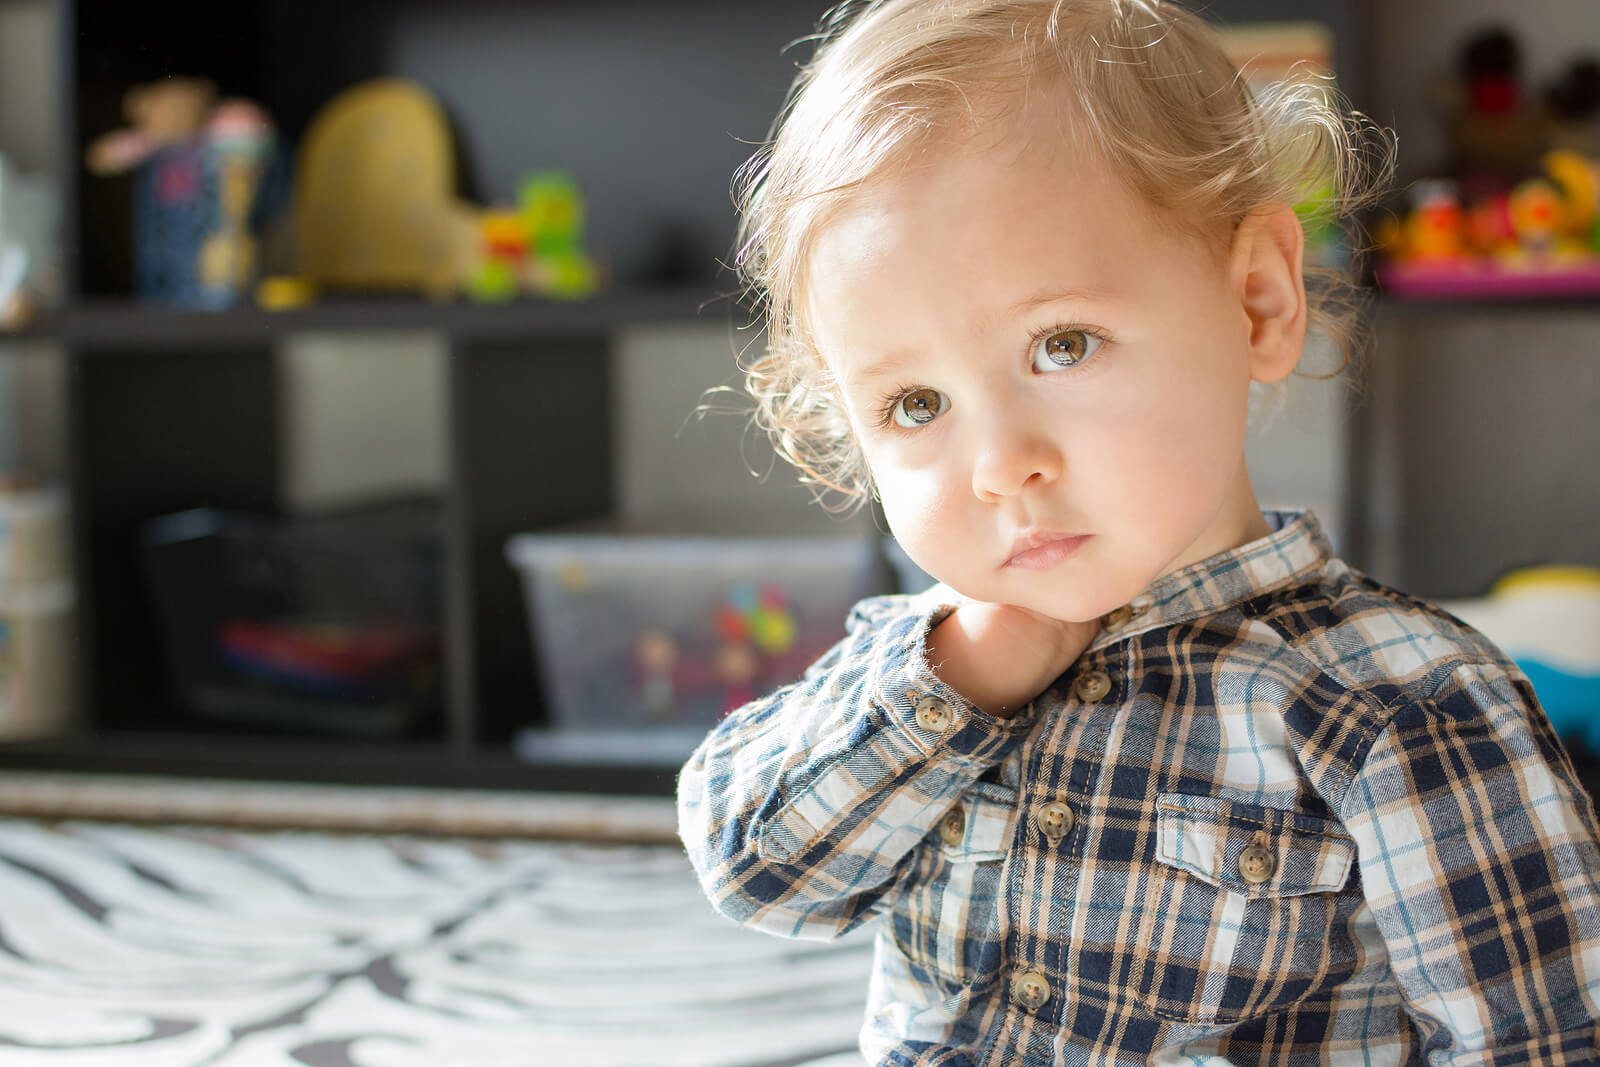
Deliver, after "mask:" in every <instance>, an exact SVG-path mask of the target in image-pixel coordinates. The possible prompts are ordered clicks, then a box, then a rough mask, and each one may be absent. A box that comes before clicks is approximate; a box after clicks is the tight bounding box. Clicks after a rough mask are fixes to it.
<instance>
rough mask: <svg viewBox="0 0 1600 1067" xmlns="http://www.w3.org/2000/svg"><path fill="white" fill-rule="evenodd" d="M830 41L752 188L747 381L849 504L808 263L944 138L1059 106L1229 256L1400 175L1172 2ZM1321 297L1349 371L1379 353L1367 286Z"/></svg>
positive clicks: (856, 494) (768, 416)
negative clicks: (1259, 230) (1368, 328)
mask: <svg viewBox="0 0 1600 1067" xmlns="http://www.w3.org/2000/svg"><path fill="white" fill-rule="evenodd" d="M814 39H815V40H816V41H817V42H818V43H817V47H816V51H815V53H814V55H813V57H812V59H811V61H810V62H809V63H807V64H805V65H804V66H803V67H802V68H801V70H800V73H799V75H798V76H797V77H796V79H795V81H794V85H793V86H792V87H791V89H790V93H789V97H788V100H787V103H786V105H785V107H784V109H783V111H782V112H781V113H780V114H779V117H778V120H777V122H776V123H775V125H774V130H773V134H772V136H771V138H770V139H769V140H768V141H767V142H766V143H765V144H764V145H763V146H762V148H761V149H760V150H759V151H758V152H757V153H756V155H755V156H754V157H753V158H752V159H751V160H750V161H749V162H748V163H746V164H745V166H744V167H743V168H742V169H741V170H740V172H739V174H738V176H737V177H736V180H735V199H736V201H737V203H738V207H739V212H740V226H739V235H738V244H737V250H736V254H735V266H736V267H737V268H738V270H739V273H740V277H741V279H742V280H743V281H744V283H745V284H746V286H747V287H748V289H749V291H750V292H751V294H752V295H753V296H754V298H755V302H756V304H757V306H758V307H760V308H761V310H762V312H763V313H764V316H763V317H764V318H765V325H766V346H765V350H764V352H762V353H760V354H759V356H758V357H757V358H756V359H755V360H754V361H753V362H750V363H749V364H748V365H746V366H744V368H743V369H744V371H745V387H746V389H747V390H748V391H749V393H750V394H751V395H752V396H753V397H754V398H755V401H756V405H757V410H756V413H755V419H756V422H757V424H758V425H760V426H761V427H762V428H763V429H765V430H766V431H767V433H768V434H769V436H770V437H771V439H772V442H773V445H774V448H775V449H776V451H777V452H778V454H779V455H780V456H782V457H783V458H784V459H785V460H787V461H788V462H790V463H791V464H793V465H794V466H795V467H796V468H797V469H798V470H799V471H800V474H801V480H802V481H803V482H806V483H808V484H810V485H811V487H812V489H813V491H814V492H816V493H817V494H818V496H819V499H824V502H826V497H827V493H828V491H829V490H833V491H835V492H837V493H839V494H842V495H843V497H844V498H845V504H846V506H851V505H854V506H859V505H860V503H861V502H862V501H863V500H864V499H865V498H866V496H867V494H868V492H869V491H870V490H871V483H870V474H869V472H868V471H867V470H866V466H865V463H864V461H863V459H862V457H861V454H860V451H859V449H858V448H857V446H856V443H855V441H854V438H853V436H852V434H851V432H850V428H849V424H848V421H847V420H846V418H845V415H844V412H843V408H842V403H841V401H840V399H839V397H838V394H837V390H836V386H835V383H834V382H833V381H832V380H831V379H830V377H829V375H828V373H827V369H826V367H825V365H824V364H823V362H822V360H821V358H820V357H819V355H818V354H817V352H816V349H815V346H814V345H813V344H812V342H811V340H810V334H809V330H808V326H807V323H806V321H805V316H804V314H803V311H804V308H805V300H804V286H805V265H806V260H807V258H808V255H809V252H810V249H811V246H812V243H813V241H814V239H815V237H816V235H817V233H818V232H819V230H820V229H821V228H822V227H823V226H825V225H826V224H827V222H828V220H829V218H830V217H831V216H832V215H833V214H834V213H835V212H837V211H838V210H839V209H840V208H841V207H842V206H843V205H844V204H846V203H847V202H848V200H849V197H850V195H851V192H852V190H855V189H858V188H859V187H861V186H862V185H864V184H866V183H868V182H871V181H873V180H875V179H878V178H881V177H883V176H885V175H888V174H892V173H893V172H894V170H895V168H897V167H903V166H905V165H906V164H907V161H908V160H909V158H910V157H911V156H912V155H913V154H914V149H915V148H917V147H918V146H920V145H923V144H925V143H926V142H927V141H928V140H929V139H930V138H934V137H938V136H950V135H952V134H958V133H963V132H966V133H970V132H973V131H974V130H975V129H976V128H977V126H978V125H979V124H980V122H981V120H982V119H984V118H987V117H989V116H990V115H991V114H992V109H993V108H994V106H995V105H996V104H1002V105H1003V103H1004V102H1005V101H1013V100H1022V101H1024V102H1026V100H1027V98H1028V96H1029V95H1031V94H1034V93H1036V92H1038V91H1040V90H1044V91H1047V92H1049V91H1054V93H1055V95H1056V97H1057V98H1058V99H1059V102H1060V103H1062V104H1064V105H1065V106H1066V107H1067V109H1068V114H1069V115H1070V116H1071V132H1072V134H1073V135H1074V136H1075V138H1076V139H1077V140H1079V141H1080V147H1082V148H1085V149H1087V150H1090V151H1093V152H1097V153H1098V154H1099V157H1100V158H1101V159H1103V160H1104V161H1105V162H1106V163H1108V164H1109V165H1110V167H1111V169H1112V170H1113V172H1115V173H1117V174H1119V175H1120V176H1121V177H1122V178H1123V180H1124V181H1126V182H1127V183H1128V185H1129V187H1130V188H1131V189H1133V190H1134V191H1135V192H1136V193H1138V194H1140V195H1141V196H1143V197H1144V198H1145V199H1146V200H1147V201H1148V202H1149V203H1151V204H1152V205H1154V206H1155V207H1156V208H1158V209H1163V210H1166V211H1168V212H1169V213H1170V214H1171V215H1172V217H1173V218H1174V219H1175V220H1177V221H1179V222H1180V223H1181V224H1182V225H1184V226H1185V227H1186V228H1187V229H1188V230H1190V231H1191V232H1192V233H1193V234H1195V235H1196V236H1199V237H1202V238H1208V239H1210V240H1211V241H1213V242H1214V243H1216V242H1218V239H1219V238H1222V237H1223V236H1224V235H1231V233H1232V232H1233V228H1234V226H1236V225H1237V224H1238V222H1239V221H1240V220H1241V219H1243V218H1245V217H1246V216H1247V215H1249V214H1250V213H1251V212H1253V211H1256V210H1260V209H1262V208H1263V207H1266V206H1268V205H1275V204H1284V203H1287V204H1293V205H1300V206H1301V210H1302V214H1303V215H1304V214H1305V213H1306V211H1307V210H1308V207H1309V210H1310V211H1312V212H1315V213H1317V214H1319V215H1321V216H1322V217H1323V218H1329V217H1337V218H1344V217H1347V216H1348V215H1349V214H1350V213H1351V212H1353V211H1354V210H1355V209H1356V208H1357V207H1358V206H1361V205H1363V204H1365V203H1367V202H1369V201H1370V200H1372V199H1373V198H1375V196H1376V195H1377V194H1378V192H1379V185H1380V184H1381V179H1382V178H1383V177H1384V176H1386V174H1387V172H1388V170H1389V169H1390V168H1391V167H1392V151H1385V150H1383V149H1381V148H1380V149H1379V150H1377V151H1370V150H1369V149H1368V147H1367V145H1366V141H1367V139H1368V135H1371V134H1373V133H1375V132H1377V133H1385V134H1386V131H1377V130H1376V128H1375V127H1373V126H1372V124H1371V123H1370V122H1368V121H1367V120H1366V119H1365V118H1364V117H1363V116H1361V115H1359V114H1357V113H1354V112H1347V111H1346V110H1344V109H1343V108H1342V107H1341V106H1340V104H1339V102H1338V100H1337V98H1336V97H1335V96H1334V95H1333V94H1332V93H1331V91H1330V90H1328V89H1327V88H1326V87H1325V86H1323V85H1321V84H1316V83H1314V82H1311V81H1308V80H1296V81H1289V82H1285V83H1283V84H1282V85H1281V86H1277V87H1274V88H1271V89H1269V90H1268V91H1265V92H1257V93H1252V92H1251V91H1250V90H1249V88H1247V87H1246V85H1245V83H1244V81H1243V79H1242V78H1241V77H1240V75H1239V72H1238V71H1237V69H1236V68H1235V67H1234V65H1233V63H1232V62H1231V61H1230V60H1229V59H1228V57H1227V55H1226V54H1225V53H1224V51H1223V49H1222V47H1221V44H1220V42H1219V40H1218V38H1217V35H1216V34H1215V32H1214V31H1213V30H1212V29H1211V28H1210V27H1209V26H1207V25H1206V24H1205V23H1204V22H1203V21H1201V20H1200V19H1199V18H1198V17H1197V16H1195V15H1193V14H1190V13H1189V12H1186V11H1184V10H1182V9H1180V8H1178V7H1176V6H1175V5H1173V4H1172V3H1168V2H1163V0H865V2H859V0H858V2H849V3H844V4H842V5H840V6H839V7H838V8H836V9H834V10H833V11H832V12H831V13H830V14H829V15H828V16H826V17H825V19H824V21H823V24H822V26H821V27H820V29H819V32H818V34H817V35H816V37H815V38H814ZM980 108H988V109H990V110H989V111H982V112H980ZM1379 140H1383V141H1384V143H1385V145H1386V146H1387V145H1390V144H1392V142H1391V141H1390V140H1388V139H1387V138H1386V137H1384V138H1379ZM1375 143H1376V141H1374V144H1375ZM1306 286H1307V296H1308V304H1309V319H1310V322H1309V326H1310V329H1311V331H1313V332H1318V333H1321V334H1323V335H1324V336H1326V337H1327V338H1328V339H1329V340H1330V341H1331V342H1332V343H1333V344H1334V345H1335V346H1336V347H1337V348H1338V349H1339V350H1340V351H1341V352H1342V353H1343V356H1344V360H1343V364H1342V365H1341V368H1340V370H1341V371H1342V369H1343V366H1344V365H1348V364H1349V363H1350V362H1351V360H1352V359H1354V358H1356V357H1357V356H1358V355H1359V351H1360V347H1361V344H1360V340H1359V334H1358V324H1359V321H1360V310H1361V308H1360V301H1359V299H1358V298H1357V293H1358V291H1357V290H1356V289H1355V287H1354V286H1353V285H1352V284H1351V283H1350V272H1349V270H1348V268H1347V269H1345V270H1337V269H1333V268H1307V271H1306ZM1338 373H1339V371H1335V372H1334V374H1335V375H1336V374H1338Z"/></svg>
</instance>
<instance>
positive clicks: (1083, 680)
mask: <svg viewBox="0 0 1600 1067" xmlns="http://www.w3.org/2000/svg"><path fill="white" fill-rule="evenodd" d="M1072 691H1073V692H1074V693H1076V694H1077V695H1078V699H1079V700H1082V701H1085V702H1087V703H1090V704H1093V703H1094V702H1095V701H1097V700H1103V699H1105V695H1106V694H1107V693H1109V692H1111V676H1110V675H1108V674H1106V672H1105V671H1090V672H1089V673H1088V674H1082V675H1079V676H1078V680H1077V681H1076V682H1075V683H1073V686H1072Z"/></svg>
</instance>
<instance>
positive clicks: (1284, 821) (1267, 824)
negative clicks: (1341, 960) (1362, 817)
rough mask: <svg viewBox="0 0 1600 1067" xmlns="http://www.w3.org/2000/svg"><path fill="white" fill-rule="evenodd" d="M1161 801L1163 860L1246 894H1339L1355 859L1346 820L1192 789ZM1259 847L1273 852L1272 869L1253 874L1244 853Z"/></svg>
mask: <svg viewBox="0 0 1600 1067" xmlns="http://www.w3.org/2000/svg"><path fill="white" fill-rule="evenodd" d="M1156 807H1157V810H1156V831H1157V833H1156V856H1157V858H1158V859H1160V860H1161V861H1162V862H1164V863H1168V864H1171V865H1172V866H1174V867H1179V868H1182V869H1183V870H1186V871H1188V872H1189V873H1190V874H1193V875H1195V876H1196V877H1198V878H1201V879H1204V880H1205V881H1206V882H1208V883H1210V884H1211V885H1214V886H1217V887H1219V888H1222V889H1226V890H1229V891H1230V892H1234V893H1239V894H1241V895H1243V896H1250V897H1258V896H1296V895H1299V894H1302V893H1335V892H1338V891H1339V890H1341V889H1343V888H1344V885H1345V882H1346V881H1347V880H1348V879H1349V877H1350V866H1351V864H1353V863H1354V862H1355V856H1356V846H1355V842H1354V841H1353V840H1351V839H1350V838H1349V837H1348V836H1346V835H1345V834H1344V833H1342V832H1341V829H1340V827H1339V824H1338V823H1336V822H1332V821H1330V820H1327V819H1321V818H1317V817H1316V816H1313V815H1305V814H1302V813H1301V812H1297V811H1285V810H1283V809H1280V808H1268V807H1262V806H1261V805H1259V804H1245V803H1240V802H1238V801H1230V800H1223V799H1221V798H1219V797H1202V796H1190V795H1188V794H1186V793H1162V794H1161V795H1160V796H1159V797H1157V798H1156ZM1252 846H1258V847H1259V848H1261V849H1265V850H1266V856H1267V857H1269V858H1268V859H1267V862H1266V865H1265V871H1266V873H1265V874H1262V873H1259V872H1261V871H1262V870H1263V867H1262V866H1261V865H1260V864H1259V863H1258V864H1257V865H1256V867H1255V871H1256V872H1258V873H1256V874H1255V877H1254V878H1246V877H1245V874H1244V872H1243V870H1241V859H1244V860H1246V861H1248V860H1249V859H1250V857H1248V856H1246V855H1245V850H1246V849H1249V848H1251V847H1252ZM1254 855H1260V853H1259V852H1258V853H1255V854H1254Z"/></svg>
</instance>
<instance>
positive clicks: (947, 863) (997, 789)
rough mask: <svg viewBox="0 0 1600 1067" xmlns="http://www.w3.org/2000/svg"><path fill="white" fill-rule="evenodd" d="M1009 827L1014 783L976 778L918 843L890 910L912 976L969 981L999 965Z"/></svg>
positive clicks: (1013, 814)
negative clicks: (912, 863) (901, 891)
mask: <svg viewBox="0 0 1600 1067" xmlns="http://www.w3.org/2000/svg"><path fill="white" fill-rule="evenodd" d="M1016 829H1017V795H1016V791H1015V790H1014V789H1011V788H1009V787H1007V786H1001V785H997V784H993V783H988V782H979V783H977V784H975V785H973V786H972V787H971V788H970V789H969V790H968V791H967V792H966V793H965V794H964V795H963V796H962V797H961V799H960V801H959V802H957V803H956V804H955V805H953V806H952V807H950V808H949V809H948V810H946V812H945V813H944V815H943V816H942V817H941V818H940V820H939V822H938V823H937V824H936V825H935V826H934V828H933V831H932V833H930V834H929V835H928V838H927V840H926V841H925V842H924V843H923V846H922V847H921V848H919V849H918V851H917V857H916V861H915V869H914V870H913V871H912V872H911V873H910V877H908V878H907V879H906V880H905V882H904V883H903V884H904V885H905V887H906V891H905V893H904V894H903V895H902V896H901V897H900V899H899V900H898V901H897V904H896V907H895V909H894V911H893V914H892V915H891V917H890V932H891V933H892V935H893V939H894V943H895V947H896V948H898V949H899V951H900V953H901V954H902V955H903V956H904V957H905V959H906V961H907V963H908V964H909V965H910V967H911V969H912V972H913V974H914V976H915V977H916V979H917V980H918V981H922V982H928V983H931V984H934V985H951V984H955V985H968V984H972V983H973V982H976V981H981V980H982V979H983V978H984V977H986V976H990V975H992V974H993V973H995V972H998V970H999V969H1000V960H1001V954H1002V949H1003V948H1004V938H1005V931H1004V928H1003V923H1002V914H1001V906H1000V905H1001V903H1002V885H1003V882H1002V879H1003V868H1004V866H1005V863H1004V861H1005V859H1006V856H1007V855H1008V853H1009V852H1010V848H1011V838H1012V836H1013V835H1014V834H1015V833H1016Z"/></svg>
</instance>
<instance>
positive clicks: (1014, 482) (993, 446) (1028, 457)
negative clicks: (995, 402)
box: [972, 418, 1064, 502]
mask: <svg viewBox="0 0 1600 1067" xmlns="http://www.w3.org/2000/svg"><path fill="white" fill-rule="evenodd" d="M1063 466H1064V462H1063V457H1062V454H1061V449H1060V447H1059V446H1058V445H1057V444H1056V442H1055V441H1054V440H1052V438H1051V436H1050V435H1049V434H1048V433H1047V432H1045V431H1044V429H1043V428H1042V427H1039V426H1035V425H1033V424H1032V423H1030V422H1029V421H1027V420H1026V419H1025V418H1013V419H1003V418H997V419H994V420H992V421H991V422H990V424H989V425H988V426H987V427H986V428H985V432H984V434H983V437H982V439H981V440H979V442H978V447H977V452H976V455H975V456H974V457H973V463H972V492H973V494H974V495H976V496H977V498H978V499H979V500H983V501H991V502H992V501H996V500H1000V499H1003V498H1005V497H1010V496H1016V495H1017V494H1018V493H1020V492H1022V491H1023V490H1024V489H1025V488H1028V487H1029V486H1037V485H1047V484H1049V483H1051V482H1053V481H1055V480H1056V479H1057V478H1060V477H1061V471H1062V467H1063Z"/></svg>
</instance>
